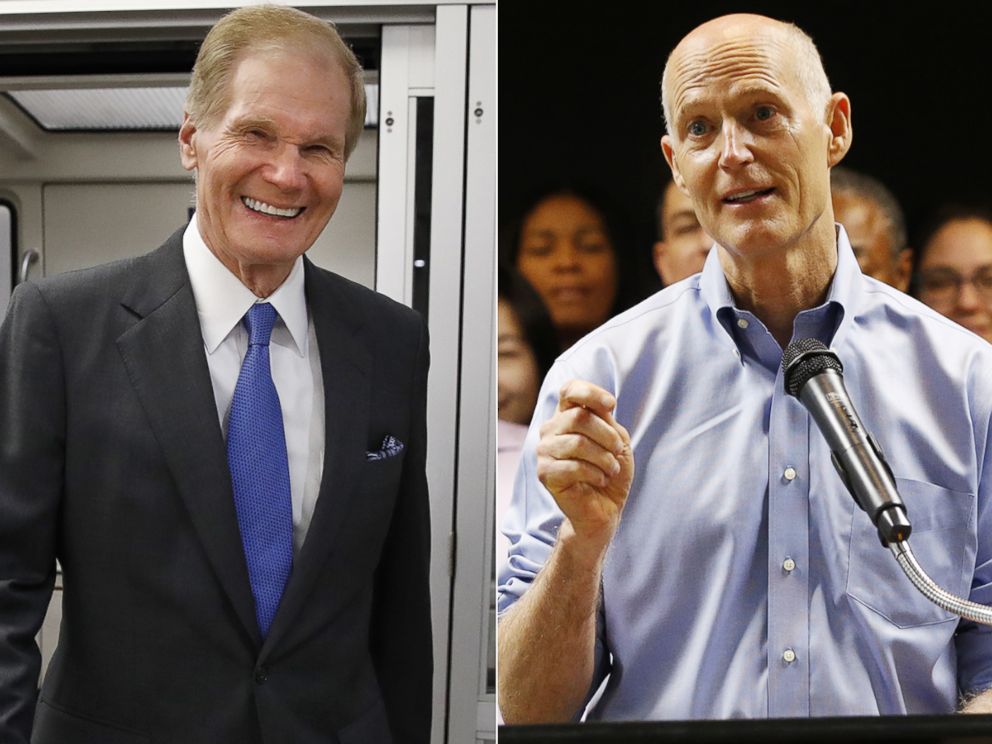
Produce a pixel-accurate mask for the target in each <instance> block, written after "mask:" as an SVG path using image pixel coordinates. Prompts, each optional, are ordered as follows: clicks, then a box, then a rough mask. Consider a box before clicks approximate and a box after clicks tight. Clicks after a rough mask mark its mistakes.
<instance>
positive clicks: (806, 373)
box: [782, 338, 844, 397]
mask: <svg viewBox="0 0 992 744" xmlns="http://www.w3.org/2000/svg"><path fill="white" fill-rule="evenodd" d="M827 369H832V370H835V371H837V372H839V373H842V372H843V371H844V365H843V364H841V363H840V359H838V358H837V355H836V354H834V353H833V352H832V351H830V349H828V348H827V347H826V346H824V344H823V342H822V341H819V340H818V339H815V338H797V339H796V340H795V341H793V342H792V343H791V344H789V345H788V346H787V347H786V348H785V351H784V352H783V353H782V374H783V376H784V377H785V392H787V393H788V394H789V395H792V396H795V397H799V391H800V390H802V389H803V385H805V384H806V383H807V382H809V380H810V378H811V377H814V376H815V375H818V374H820V373H821V372H823V371H824V370H827Z"/></svg>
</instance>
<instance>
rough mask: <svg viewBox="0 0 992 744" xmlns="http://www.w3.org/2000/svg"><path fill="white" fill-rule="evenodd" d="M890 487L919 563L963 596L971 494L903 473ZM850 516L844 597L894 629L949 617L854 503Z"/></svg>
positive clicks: (966, 585)
mask: <svg viewBox="0 0 992 744" xmlns="http://www.w3.org/2000/svg"><path fill="white" fill-rule="evenodd" d="M896 487H897V488H898V489H899V495H900V496H902V499H903V502H904V503H905V504H906V510H907V514H908V516H909V521H910V524H912V525H913V532H912V534H911V535H910V537H909V545H910V547H911V548H912V549H913V553H914V554H915V555H916V559H917V560H918V561H919V563H920V566H921V567H922V568H923V570H924V571H926V572H927V574H929V575H930V578H932V579H933V580H934V581H936V582H937V584H939V585H940V586H941V587H942V588H944V589H946V590H947V591H949V592H951V593H952V594H956V595H957V596H959V597H965V598H967V596H968V593H969V589H970V580H969V576H970V574H966V572H965V561H964V559H965V555H966V551H967V547H968V545H969V544H970V543H972V542H973V536H971V534H970V533H971V530H972V511H973V508H974V501H975V498H974V496H973V495H972V494H970V493H962V492H960V491H952V490H950V489H948V488H943V487H942V486H938V485H935V484H933V483H924V482H922V481H915V480H908V479H905V478H896ZM853 516H854V520H853V523H852V525H851V555H850V564H849V568H848V577H847V594H848V596H850V597H852V598H854V599H855V600H857V601H858V602H859V603H860V604H862V605H864V606H866V607H868V608H870V609H872V610H874V611H875V612H877V613H878V614H879V615H882V616H883V617H885V618H886V619H887V620H889V621H890V622H891V623H893V624H894V625H897V626H899V627H900V628H909V627H914V626H918V625H929V624H932V623H939V622H944V621H947V620H951V619H954V618H955V616H954V615H952V614H951V613H949V612H947V611H946V610H942V609H941V608H940V607H938V606H937V605H935V604H933V603H932V602H931V601H930V600H928V599H927V598H926V597H924V596H923V595H922V594H921V593H920V592H919V590H917V589H916V587H915V586H913V584H912V583H911V582H910V580H909V578H908V577H907V576H906V575H905V574H904V573H903V571H902V568H901V567H900V566H899V564H898V563H897V562H896V559H895V558H894V557H893V555H892V553H891V552H890V551H889V550H888V549H887V548H883V547H882V545H881V543H880V542H879V539H878V532H877V530H876V529H875V527H874V525H872V523H871V520H870V519H869V518H868V515H867V514H865V513H864V512H863V511H861V510H860V509H858V508H855V509H854V515H853Z"/></svg>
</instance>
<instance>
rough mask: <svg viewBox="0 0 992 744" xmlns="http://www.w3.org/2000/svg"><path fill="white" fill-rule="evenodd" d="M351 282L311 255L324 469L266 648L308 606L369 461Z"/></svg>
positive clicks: (363, 370)
mask: <svg viewBox="0 0 992 744" xmlns="http://www.w3.org/2000/svg"><path fill="white" fill-rule="evenodd" d="M339 282H340V284H339ZM346 289H347V287H346V286H345V285H344V283H343V281H342V280H340V279H337V278H336V277H333V276H332V275H329V274H326V273H323V272H321V271H320V270H319V269H316V268H315V267H314V266H313V264H311V263H310V261H309V260H307V261H306V293H307V305H308V307H309V308H310V312H311V313H312V314H313V321H314V329H315V331H316V335H317V345H318V347H319V350H320V366H321V376H322V377H323V381H324V468H323V475H322V477H321V483H320V491H319V494H318V496H317V504H316V506H315V507H314V514H313V519H312V520H311V522H310V528H309V529H308V531H307V538H306V540H305V541H304V543H303V547H302V548H301V550H300V555H299V556H298V558H297V560H296V562H295V564H294V566H293V573H292V575H291V577H290V580H289V584H288V585H287V587H286V591H285V593H284V594H283V597H282V603H281V604H280V607H279V612H278V613H277V614H276V617H275V620H274V621H273V624H272V627H271V629H270V630H269V635H268V638H267V639H266V644H265V645H266V648H271V647H272V646H273V645H275V644H276V643H278V641H279V639H280V638H281V637H282V635H283V634H284V633H285V632H286V630H287V629H288V628H289V627H291V626H292V623H293V620H294V618H296V617H297V615H298V613H299V612H300V611H301V610H302V608H303V606H304V604H305V601H306V598H307V596H308V595H309V593H310V591H311V590H312V588H313V584H314V581H315V580H316V578H317V576H318V574H319V573H320V571H321V569H322V568H323V566H324V563H325V562H326V560H327V556H328V554H329V553H330V551H331V546H332V545H334V541H335V535H336V534H337V532H338V530H339V529H340V528H341V523H342V522H343V521H344V519H345V517H346V516H347V513H348V506H349V503H350V501H351V500H352V499H353V498H354V492H355V487H356V478H357V477H358V475H359V468H360V467H361V466H362V464H363V463H364V459H363V458H364V452H365V444H366V439H367V429H368V422H369V403H370V398H369V395H370V390H369V377H368V372H369V366H370V364H371V355H370V353H369V350H368V348H367V346H366V344H365V343H364V341H363V337H362V335H361V334H360V333H359V331H360V330H361V328H362V327H363V325H364V317H362V315H361V308H360V307H357V306H355V305H354V304H349V303H348V302H346V300H345V295H346V294H347V292H346V291H345V290H346Z"/></svg>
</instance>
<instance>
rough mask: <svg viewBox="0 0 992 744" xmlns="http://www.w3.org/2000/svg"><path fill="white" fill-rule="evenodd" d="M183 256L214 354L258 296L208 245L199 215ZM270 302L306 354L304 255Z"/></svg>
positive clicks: (299, 350)
mask: <svg viewBox="0 0 992 744" xmlns="http://www.w3.org/2000/svg"><path fill="white" fill-rule="evenodd" d="M183 257H184V258H185V260H186V270H187V271H188V272H189V280H190V284H191V286H192V288H193V298H194V300H195V301H196V311H197V314H198V315H199V317H200V330H201V332H202V333H203V343H204V345H205V346H206V349H207V353H208V354H213V353H214V351H216V350H217V347H218V346H220V344H221V342H222V341H223V340H224V339H225V338H227V336H228V335H229V334H230V333H231V331H232V330H233V329H234V328H235V327H236V326H237V325H238V323H240V322H241V319H242V318H243V317H244V315H245V313H247V312H248V309H249V308H250V307H251V306H252V305H253V304H254V303H255V302H256V301H258V298H257V297H256V296H255V295H254V294H253V293H252V291H251V290H250V289H248V287H246V286H245V285H244V284H242V283H241V280H240V279H238V277H236V276H235V275H234V274H232V273H231V272H230V271H229V270H228V268H227V267H226V266H224V264H222V263H221V262H220V259H218V258H217V256H215V255H214V254H213V252H212V251H211V250H210V249H209V248H208V247H207V244H206V243H205V242H204V241H203V237H202V236H201V235H200V230H199V228H198V226H197V224H196V215H195V214H194V215H193V218H192V219H191V220H190V221H189V225H187V227H186V232H184V233H183ZM266 302H269V303H271V304H272V306H273V307H274V308H275V309H276V312H277V313H279V318H280V319H281V320H282V323H283V325H285V327H286V329H287V330H288V331H289V335H290V338H291V339H292V341H293V343H294V344H295V346H296V352H297V353H298V354H299V355H300V356H303V355H304V354H305V353H306V348H307V303H306V293H305V290H304V280H303V257H302V256H299V257H298V258H297V259H296V261H295V262H294V263H293V268H292V270H290V272H289V276H288V277H286V280H285V281H284V282H283V283H282V284H280V285H279V287H278V289H276V291H275V292H273V293H272V294H271V295H269V297H268V298H266ZM277 327H278V325H277Z"/></svg>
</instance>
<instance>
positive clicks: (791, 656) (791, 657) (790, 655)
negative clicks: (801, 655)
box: [782, 648, 796, 664]
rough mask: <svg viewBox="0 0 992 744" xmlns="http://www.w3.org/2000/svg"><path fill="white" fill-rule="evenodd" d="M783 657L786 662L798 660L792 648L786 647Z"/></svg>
mask: <svg viewBox="0 0 992 744" xmlns="http://www.w3.org/2000/svg"><path fill="white" fill-rule="evenodd" d="M782 659H783V660H784V661H785V663H786V664H791V663H792V662H794V661H795V660H796V652H795V651H793V650H792V649H791V648H787V649H785V652H784V653H783V654H782Z"/></svg>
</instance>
